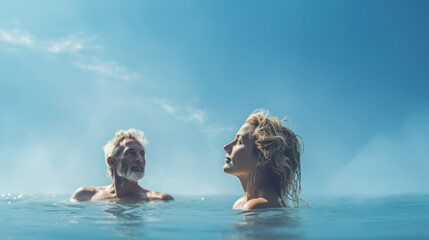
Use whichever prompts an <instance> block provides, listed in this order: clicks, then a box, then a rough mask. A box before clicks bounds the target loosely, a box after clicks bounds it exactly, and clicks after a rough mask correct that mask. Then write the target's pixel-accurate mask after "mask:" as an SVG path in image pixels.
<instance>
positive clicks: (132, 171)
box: [70, 128, 173, 202]
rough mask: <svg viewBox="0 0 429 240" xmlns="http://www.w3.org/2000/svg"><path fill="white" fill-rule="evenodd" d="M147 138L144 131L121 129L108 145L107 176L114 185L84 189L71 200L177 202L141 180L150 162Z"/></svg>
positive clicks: (106, 146) (105, 149)
mask: <svg viewBox="0 0 429 240" xmlns="http://www.w3.org/2000/svg"><path fill="white" fill-rule="evenodd" d="M146 143H147V141H146V139H145V137H144V133H143V132H142V131H138V130H136V129H133V128H131V129H128V130H126V131H125V130H120V131H118V132H116V134H115V137H114V138H113V139H112V140H110V141H109V142H107V144H106V145H105V146H104V148H103V149H104V155H105V158H106V165H107V175H109V176H111V177H112V179H113V183H112V184H111V185H108V186H104V187H81V188H79V189H78V190H77V191H76V192H75V193H74V194H73V195H72V196H71V198H70V200H71V201H74V202H84V201H122V200H125V201H149V200H173V197H172V196H170V195H169V194H166V193H160V192H155V191H150V190H147V189H144V188H142V187H141V186H140V185H139V184H138V180H139V179H141V178H143V175H144V170H145V165H146V159H145V146H146Z"/></svg>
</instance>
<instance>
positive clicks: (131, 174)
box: [118, 163, 144, 182]
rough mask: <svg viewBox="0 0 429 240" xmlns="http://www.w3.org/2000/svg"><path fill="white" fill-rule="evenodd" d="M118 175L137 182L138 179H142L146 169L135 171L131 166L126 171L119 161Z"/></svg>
mask: <svg viewBox="0 0 429 240" xmlns="http://www.w3.org/2000/svg"><path fill="white" fill-rule="evenodd" d="M118 175H119V176H120V177H123V178H125V179H127V180H128V181H131V182H137V181H138V180H140V179H142V178H143V176H144V170H143V172H138V171H133V170H131V168H128V170H127V171H126V172H125V171H124V169H123V168H122V164H121V163H119V165H118Z"/></svg>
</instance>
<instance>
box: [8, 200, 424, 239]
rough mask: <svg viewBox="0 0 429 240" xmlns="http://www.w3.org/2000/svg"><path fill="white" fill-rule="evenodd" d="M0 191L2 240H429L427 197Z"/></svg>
mask: <svg viewBox="0 0 429 240" xmlns="http://www.w3.org/2000/svg"><path fill="white" fill-rule="evenodd" d="M68 197H69V196H55V195H31V196H26V195H23V196H22V195H9V196H8V195H3V196H1V197H0V212H1V213H0V214H1V218H0V239H79V238H80V239H101V238H102V239H121V238H122V239H128V238H129V239H140V238H146V239H429V195H394V196H387V197H378V198H364V197H361V198H356V197H354V198H316V197H312V198H307V199H306V200H307V202H308V203H309V207H308V208H298V209H294V208H291V209H273V210H260V211H235V210H231V209H230V208H231V205H232V204H233V202H234V201H235V200H236V199H237V197H238V196H206V197H205V198H204V200H202V198H201V197H190V196H175V197H176V201H171V202H146V203H125V204H118V203H70V202H68Z"/></svg>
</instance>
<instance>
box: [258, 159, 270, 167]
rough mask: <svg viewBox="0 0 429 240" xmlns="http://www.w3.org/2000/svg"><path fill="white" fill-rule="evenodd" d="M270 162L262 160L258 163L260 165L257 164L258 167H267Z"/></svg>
mask: <svg viewBox="0 0 429 240" xmlns="http://www.w3.org/2000/svg"><path fill="white" fill-rule="evenodd" d="M269 161H270V160H268V159H265V158H264V159H261V160H260V161H259V162H258V164H257V166H265V165H267V164H268V162H269Z"/></svg>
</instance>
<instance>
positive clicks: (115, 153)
mask: <svg viewBox="0 0 429 240" xmlns="http://www.w3.org/2000/svg"><path fill="white" fill-rule="evenodd" d="M127 139H133V140H136V141H138V142H139V143H140V144H141V145H142V146H143V148H145V149H146V145H147V140H146V138H145V136H144V133H143V132H142V131H140V130H137V129H135V128H130V129H128V130H123V129H121V130H119V131H117V132H116V133H115V136H114V137H113V139H112V140H110V141H108V142H107V143H106V145H104V147H103V150H104V157H105V160H106V165H107V172H106V174H107V175H108V176H112V177H113V173H112V168H111V167H110V166H109V164H108V162H107V159H108V158H109V157H110V158H112V161H113V162H116V160H117V159H118V157H119V155H120V154H121V152H122V151H123V150H124V145H125V140H127Z"/></svg>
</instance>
